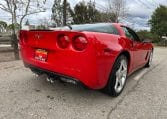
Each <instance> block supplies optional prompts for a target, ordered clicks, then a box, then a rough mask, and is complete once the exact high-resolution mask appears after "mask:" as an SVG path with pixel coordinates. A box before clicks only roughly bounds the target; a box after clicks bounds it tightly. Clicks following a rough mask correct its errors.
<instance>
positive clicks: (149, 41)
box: [142, 39, 151, 43]
mask: <svg viewBox="0 0 167 119" xmlns="http://www.w3.org/2000/svg"><path fill="white" fill-rule="evenodd" d="M142 42H143V43H151V40H150V39H142Z"/></svg>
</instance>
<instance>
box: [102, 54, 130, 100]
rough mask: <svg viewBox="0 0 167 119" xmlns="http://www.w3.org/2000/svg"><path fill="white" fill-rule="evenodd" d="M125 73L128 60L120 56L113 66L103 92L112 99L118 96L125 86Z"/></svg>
mask: <svg viewBox="0 0 167 119" xmlns="http://www.w3.org/2000/svg"><path fill="white" fill-rule="evenodd" d="M127 72H128V60H127V58H126V57H125V56H124V55H121V56H119V57H118V58H117V60H116V62H115V64H114V66H113V69H112V72H111V75H110V77H109V81H108V84H107V86H106V87H105V92H106V93H107V94H109V95H110V96H113V97H116V96H118V95H120V94H121V92H122V91H123V89H124V87H125V84H126V79H127Z"/></svg>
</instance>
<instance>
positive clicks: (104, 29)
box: [66, 23, 119, 35]
mask: <svg viewBox="0 0 167 119" xmlns="http://www.w3.org/2000/svg"><path fill="white" fill-rule="evenodd" d="M70 27H71V28H72V30H75V31H90V32H99V33H109V34H116V35H119V33H118V31H117V29H116V28H115V27H114V26H113V25H112V24H105V23H104V24H103V23H99V24H83V25H71V26H70ZM66 28H67V27H66Z"/></svg>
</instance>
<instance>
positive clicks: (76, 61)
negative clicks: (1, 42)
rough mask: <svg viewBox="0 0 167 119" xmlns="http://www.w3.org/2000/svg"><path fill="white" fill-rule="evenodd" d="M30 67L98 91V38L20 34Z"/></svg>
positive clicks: (52, 33)
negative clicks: (95, 44) (96, 48)
mask: <svg viewBox="0 0 167 119" xmlns="http://www.w3.org/2000/svg"><path fill="white" fill-rule="evenodd" d="M20 49H21V56H22V59H23V62H24V64H25V66H26V67H28V68H31V69H32V70H34V71H39V72H40V73H46V74H47V75H49V76H55V75H56V76H62V77H65V78H67V79H69V81H70V79H72V80H73V81H75V82H79V83H81V84H84V85H85V86H87V87H89V88H92V89H98V88H100V87H99V81H98V77H97V65H96V56H95V55H96V53H95V48H94V39H93V38H92V37H91V36H89V35H86V34H84V33H82V32H75V31H31V30H30V31H26V30H22V31H20Z"/></svg>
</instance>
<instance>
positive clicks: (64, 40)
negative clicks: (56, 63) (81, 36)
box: [57, 35, 70, 49]
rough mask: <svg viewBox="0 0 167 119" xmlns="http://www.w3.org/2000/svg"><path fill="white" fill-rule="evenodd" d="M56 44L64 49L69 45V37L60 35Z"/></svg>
mask: <svg viewBox="0 0 167 119" xmlns="http://www.w3.org/2000/svg"><path fill="white" fill-rule="evenodd" d="M57 44H58V46H59V47H60V48H62V49H65V48H67V47H68V46H69V44H70V39H69V37H68V36H65V35H61V36H59V37H58V39H57Z"/></svg>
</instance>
